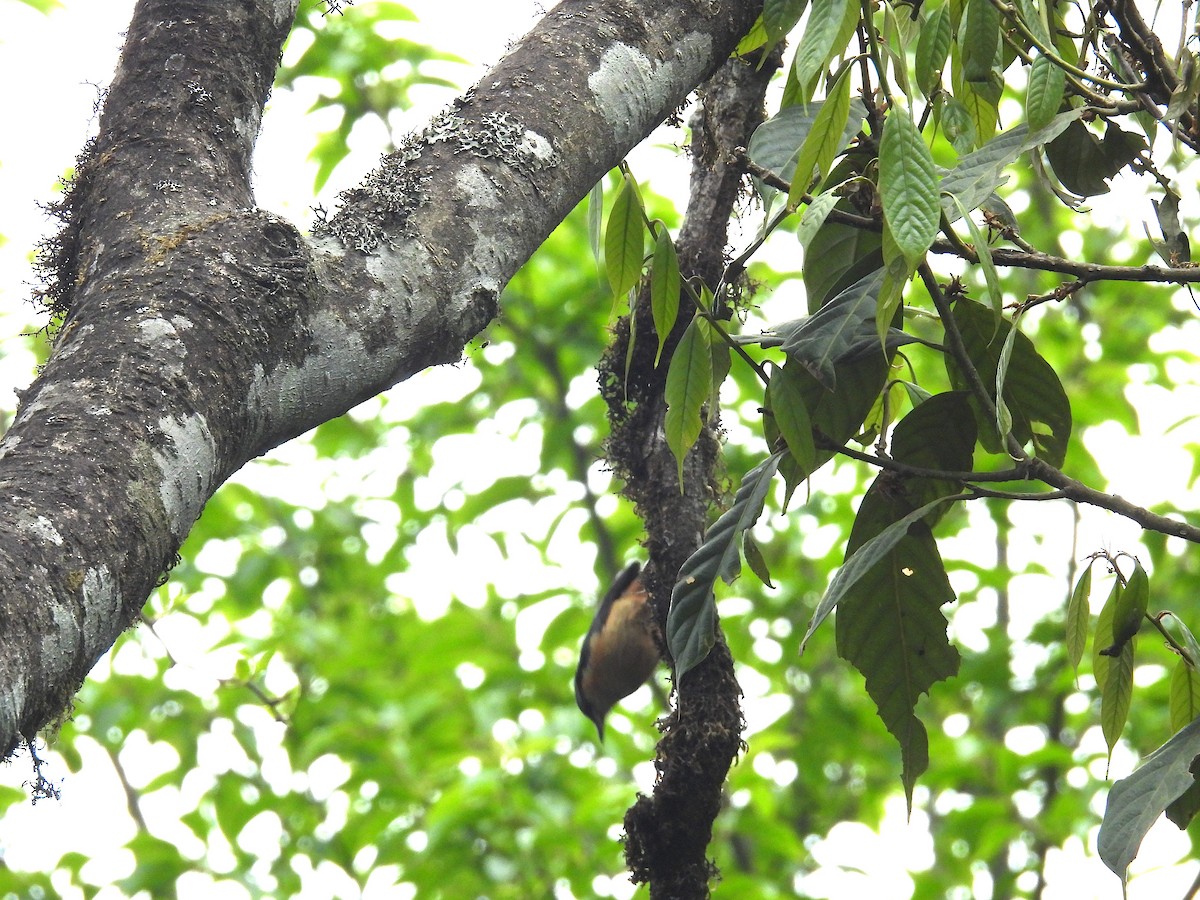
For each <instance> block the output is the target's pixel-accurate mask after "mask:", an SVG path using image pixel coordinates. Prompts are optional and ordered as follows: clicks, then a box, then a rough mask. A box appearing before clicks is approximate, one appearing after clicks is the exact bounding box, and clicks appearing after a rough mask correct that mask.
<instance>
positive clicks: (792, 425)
mask: <svg viewBox="0 0 1200 900" xmlns="http://www.w3.org/2000/svg"><path fill="white" fill-rule="evenodd" d="M767 407H768V408H769V409H770V410H771V413H772V414H773V415H774V416H775V424H776V425H777V426H778V427H779V433H780V434H781V435H782V436H783V439H784V441H785V442H786V443H787V446H788V450H790V451H791V454H792V458H793V459H794V460H795V461H796V465H797V466H799V467H800V471H801V472H803V473H806V474H807V473H809V472H812V471H813V469H815V468H816V459H817V450H816V447H814V446H813V433H812V421H811V420H810V419H809V416H808V408H807V407H806V406H805V405H804V392H803V390H802V388H801V386H800V381H799V379H798V378H797V377H796V375H795V373H793V371H792V367H791V366H783V367H782V368H776V369H775V370H774V372H772V373H771V381H770V383H769V384H768V385H767Z"/></svg>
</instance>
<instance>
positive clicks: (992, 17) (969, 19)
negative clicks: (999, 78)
mask: <svg viewBox="0 0 1200 900" xmlns="http://www.w3.org/2000/svg"><path fill="white" fill-rule="evenodd" d="M964 16H965V18H964V21H963V23H962V25H961V26H960V35H959V41H960V43H961V45H962V56H963V64H962V69H963V78H964V79H965V80H966V81H974V82H983V83H985V84H986V83H987V82H989V81H990V80H991V76H992V69H993V67H994V66H995V64H996V54H997V52H998V51H999V49H1000V11H999V10H998V9H996V7H995V6H993V5H992V3H991V0H967V5H966V11H965V14H964Z"/></svg>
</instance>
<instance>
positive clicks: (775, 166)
mask: <svg viewBox="0 0 1200 900" xmlns="http://www.w3.org/2000/svg"><path fill="white" fill-rule="evenodd" d="M824 107H825V101H821V102H819V103H810V104H809V105H808V106H807V108H805V107H801V106H787V107H784V108H783V109H781V110H780V111H779V112H778V113H777V114H775V115H774V116H772V117H771V118H770V119H768V120H767V121H765V122H763V123H762V124H761V125H759V126H758V128H756V129H754V134H753V135H752V136H751V138H750V146H749V148H748V149H747V153H748V154H749V155H750V158H751V159H752V160H753V161H754V162H755V163H756V164H757V165H760V166H762V167H763V168H764V169H770V170H771V172H773V173H774V174H775V175H777V176H779V177H780V178H781V179H783V180H784V181H787V182H791V181H793V180H795V174H796V162H797V160H799V158H800V152H801V150H802V149H803V147H804V144H805V142H806V141H807V139H808V136H809V134H810V133H811V132H812V129H813V125H814V123H815V122H816V119H817V116H819V115H820V114H821V110H822V109H824ZM866 118H867V110H866V107H865V106H863V104H862V101H861V100H859V99H858V98H854V99H853V100H851V101H850V116H849V118H847V119H846V124H845V127H844V128H843V129H842V133H841V136H840V138H839V139H838V141H837V145H836V149H835V150H834V155H837V154H838V153H841V152H842V150H844V149H846V145H848V144H849V143H850V141H851V140H853V138H854V137H855V135H857V134H858V132H859V131H860V130H861V129H862V123H863V121H864V120H865V119H866ZM754 187H755V190H756V191H758V194H759V196H760V197H762V199H763V203H764V205H765V206H767V210H768V213H769V211H770V204H771V203H772V201H774V200H775V198H776V197H777V196H778V194H779V191H778V190H777V189H776V188H774V187H772V186H770V185H768V184H766V183H764V182H762V181H760V180H759V179H757V178H755V179H754Z"/></svg>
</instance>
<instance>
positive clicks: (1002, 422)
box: [992, 310, 1021, 447]
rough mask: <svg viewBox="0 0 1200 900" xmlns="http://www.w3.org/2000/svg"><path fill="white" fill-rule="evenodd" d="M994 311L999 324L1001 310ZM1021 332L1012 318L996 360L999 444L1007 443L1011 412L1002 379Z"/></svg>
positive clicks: (1005, 375) (1004, 445)
mask: <svg viewBox="0 0 1200 900" xmlns="http://www.w3.org/2000/svg"><path fill="white" fill-rule="evenodd" d="M994 312H995V313H996V324H997V326H999V324H1000V322H1001V321H1003V318H1002V316H1001V312H1000V311H997V310H994ZM1020 335H1021V332H1020V330H1018V328H1017V321H1016V319H1015V318H1014V319H1013V321H1012V322H1011V323H1010V324H1009V329H1008V336H1007V337H1005V338H1004V344H1003V345H1001V347H1000V358H999V359H998V360H997V361H996V390H995V392H994V393H993V394H992V396H993V397H994V398H995V403H996V433H997V434H998V435H999V436H1000V446H1001V447H1006V446H1007V445H1008V436H1009V434H1010V433H1011V432H1012V413H1010V412H1009V411H1008V404H1007V403H1005V402H1004V381H1005V379H1006V378H1007V377H1008V367H1009V365H1010V364H1011V363H1012V352H1013V347H1014V346H1015V345H1016V342H1017V338H1018V337H1020Z"/></svg>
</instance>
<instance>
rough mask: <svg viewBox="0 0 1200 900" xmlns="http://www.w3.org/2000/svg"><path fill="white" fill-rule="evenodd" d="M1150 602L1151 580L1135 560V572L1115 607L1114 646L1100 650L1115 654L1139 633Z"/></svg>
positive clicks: (1111, 654)
mask: <svg viewBox="0 0 1200 900" xmlns="http://www.w3.org/2000/svg"><path fill="white" fill-rule="evenodd" d="M1149 602H1150V580H1149V579H1148V578H1147V577H1146V570H1145V569H1143V568H1142V564H1141V563H1140V562H1137V561H1136V560H1135V561H1134V566H1133V572H1131V573H1130V575H1129V578H1128V579H1127V580H1126V582H1125V587H1124V589H1123V590H1122V591H1121V594H1120V597H1119V598H1118V599H1117V605H1116V606H1115V607H1113V620H1112V646H1110V647H1106V648H1104V649H1103V650H1101V651H1100V652H1101V653H1103V654H1104V655H1105V656H1115V655H1116V653H1117V652H1118V651H1119V650H1120V649H1121V648H1122V647H1124V646H1125V644H1126V643H1127V642H1128V641H1129V640H1130V639H1131V638H1132V637H1133V636H1134V635H1135V634H1137V633H1138V629H1139V628H1141V627H1142V619H1143V618H1145V616H1146V607H1147V606H1148V604H1149Z"/></svg>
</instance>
